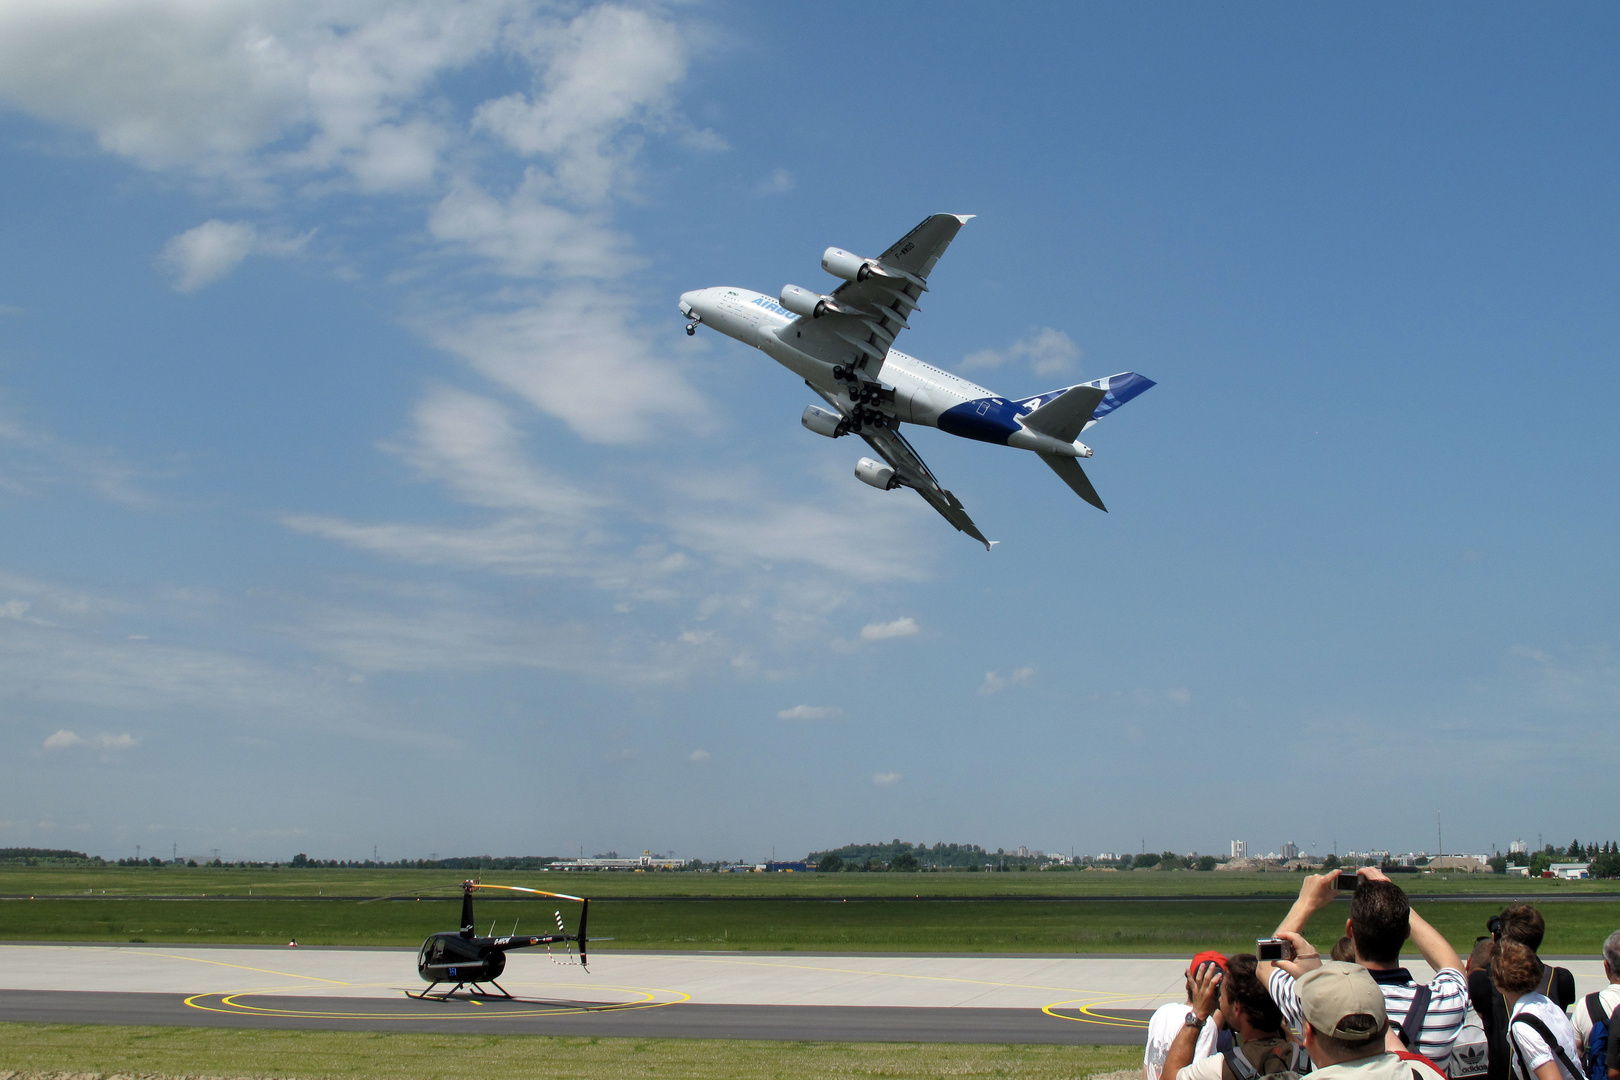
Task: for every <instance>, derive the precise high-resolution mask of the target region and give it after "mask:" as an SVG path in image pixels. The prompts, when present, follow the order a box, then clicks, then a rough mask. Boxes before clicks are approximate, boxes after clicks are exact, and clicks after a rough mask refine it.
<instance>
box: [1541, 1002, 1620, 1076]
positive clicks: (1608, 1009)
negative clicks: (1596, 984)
mask: <svg viewBox="0 0 1620 1080" xmlns="http://www.w3.org/2000/svg"><path fill="white" fill-rule="evenodd" d="M1598 1004H1599V1005H1601V1006H1603V1015H1604V1016H1605V1017H1610V1016H1613V1015H1614V1010H1615V1008H1616V1007H1620V983H1610V984H1609V985H1608V986H1605V987H1604V988H1603V990H1602V992H1600V993H1599V994H1598ZM1569 1012H1570V1019H1571V1020H1572V1021H1573V1022H1574V1024H1575V1045H1576V1046H1579V1047H1580V1048H1581V1053H1583V1054H1584V1053H1586V1040H1587V1039H1590V1038H1591V1037H1592V1015H1591V1014H1590V1013H1588V1012H1587V1011H1586V995H1585V994H1582V995H1581V996H1580V997H1578V998H1576V999H1575V1004H1574V1005H1573V1006H1571V1007H1570V1010H1569ZM1553 1030H1555V1031H1556V1030H1557V1029H1556V1028H1554V1029H1553ZM1614 1037H1615V1033H1614V1032H1613V1031H1611V1032H1609V1038H1611V1039H1612V1038H1614ZM1575 1060H1576V1061H1581V1059H1580V1058H1576V1059H1575ZM1581 1064H1583V1065H1584V1064H1586V1062H1584V1061H1581Z"/></svg>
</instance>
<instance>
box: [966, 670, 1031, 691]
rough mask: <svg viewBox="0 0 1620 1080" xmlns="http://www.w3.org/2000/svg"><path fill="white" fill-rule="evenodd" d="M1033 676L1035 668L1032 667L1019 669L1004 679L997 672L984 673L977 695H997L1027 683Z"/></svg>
mask: <svg viewBox="0 0 1620 1080" xmlns="http://www.w3.org/2000/svg"><path fill="white" fill-rule="evenodd" d="M1034 676H1035V668H1034V667H1033V666H1026V667H1021V668H1019V669H1018V670H1016V671H1014V672H1013V673H1012V674H1011V675H1008V676H1007V677H1005V678H1003V677H1002V675H1001V673H1000V672H998V671H987V672H985V673H984V682H982V683H980V684H979V693H981V694H994V693H998V692H1000V691H1002V690H1005V689H1007V687H1009V686H1013V685H1015V684H1017V683H1021V682H1028V681H1029V680H1030V679H1032V678H1034Z"/></svg>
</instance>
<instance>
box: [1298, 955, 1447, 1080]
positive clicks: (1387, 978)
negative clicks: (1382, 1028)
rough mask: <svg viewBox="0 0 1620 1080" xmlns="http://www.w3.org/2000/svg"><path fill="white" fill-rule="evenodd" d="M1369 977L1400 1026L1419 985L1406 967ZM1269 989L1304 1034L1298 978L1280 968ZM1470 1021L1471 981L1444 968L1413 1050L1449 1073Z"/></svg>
mask: <svg viewBox="0 0 1620 1080" xmlns="http://www.w3.org/2000/svg"><path fill="white" fill-rule="evenodd" d="M1367 974H1369V975H1371V976H1372V977H1373V981H1374V982H1376V983H1377V984H1378V989H1380V990H1382V991H1383V992H1384V1011H1385V1012H1386V1013H1388V1014H1389V1022H1390V1023H1392V1024H1399V1023H1401V1022H1402V1021H1404V1020H1405V1019H1406V1013H1407V1010H1408V1009H1410V1008H1411V1007H1412V995H1414V994H1416V993H1417V983H1415V982H1413V981H1412V973H1411V972H1409V971H1407V970H1406V969H1405V968H1390V969H1388V970H1385V971H1374V970H1372V969H1368V971H1367ZM1269 989H1270V990H1271V1000H1272V1001H1275V1002H1276V1003H1277V1008H1279V1009H1281V1010H1282V1014H1283V1020H1284V1021H1286V1022H1287V1024H1288V1026H1289V1028H1290V1029H1291V1030H1292V1031H1293V1032H1294V1033H1295V1034H1300V1033H1302V1032H1303V1031H1304V1030H1305V1018H1304V1015H1303V1014H1302V1013H1301V1012H1300V1008H1299V993H1298V991H1296V990H1295V989H1294V977H1293V976H1292V975H1290V974H1288V972H1286V971H1284V970H1282V968H1276V969H1274V970H1273V971H1272V973H1271V984H1270V986H1269ZM1467 1019H1468V980H1467V979H1466V978H1464V977H1463V973H1462V972H1460V971H1458V970H1457V969H1456V968H1442V969H1441V970H1440V972H1439V974H1437V975H1436V976H1435V977H1434V980H1433V981H1432V982H1430V983H1429V1011H1428V1013H1427V1014H1425V1015H1424V1017H1423V1030H1422V1031H1420V1032H1418V1033H1417V1037H1416V1038H1412V1033H1411V1032H1407V1037H1408V1038H1412V1049H1413V1050H1416V1051H1417V1052H1418V1053H1420V1054H1422V1055H1423V1056H1424V1057H1426V1058H1428V1059H1429V1060H1430V1061H1432V1062H1434V1063H1435V1064H1436V1065H1437V1066H1439V1067H1440V1069H1441V1070H1442V1071H1449V1066H1450V1063H1451V1062H1450V1058H1451V1044H1452V1043H1454V1042H1456V1041H1457V1033H1458V1032H1460V1031H1461V1030H1462V1026H1463V1022H1464V1021H1465V1020H1467Z"/></svg>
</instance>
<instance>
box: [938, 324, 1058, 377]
mask: <svg viewBox="0 0 1620 1080" xmlns="http://www.w3.org/2000/svg"><path fill="white" fill-rule="evenodd" d="M1079 360H1080V346H1078V345H1076V344H1075V343H1074V340H1073V339H1072V338H1070V337H1069V335H1068V334H1065V333H1064V332H1063V331H1061V330H1054V329H1052V328H1051V327H1050V326H1036V327H1031V328H1030V332H1029V333H1028V334H1027V335H1025V336H1024V337H1021V338H1019V339H1018V340H1017V341H1015V342H1013V343H1012V344H1011V345H1010V346H1008V347H1007V348H1005V349H999V350H998V349H982V350H980V351H979V352H974V353H969V354H968V355H967V356H965V357H963V358H962V367H963V369H964V370H973V369H974V368H999V367H1004V366H1005V365H1007V364H1010V363H1013V362H1015V361H1025V362H1027V363H1028V364H1029V368H1030V370H1031V371H1032V372H1034V373H1035V374H1036V375H1054V374H1056V373H1057V372H1060V371H1067V370H1069V369H1070V368H1073V367H1074V366H1075V365H1076V364H1077V363H1078V362H1079Z"/></svg>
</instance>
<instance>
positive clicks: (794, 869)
mask: <svg viewBox="0 0 1620 1080" xmlns="http://www.w3.org/2000/svg"><path fill="white" fill-rule="evenodd" d="M814 869H815V867H814V866H811V865H810V864H809V863H807V862H805V861H803V860H802V859H801V860H800V861H798V862H768V863H766V864H765V872H766V873H768V874H803V873H807V872H809V871H811V870H814Z"/></svg>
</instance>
